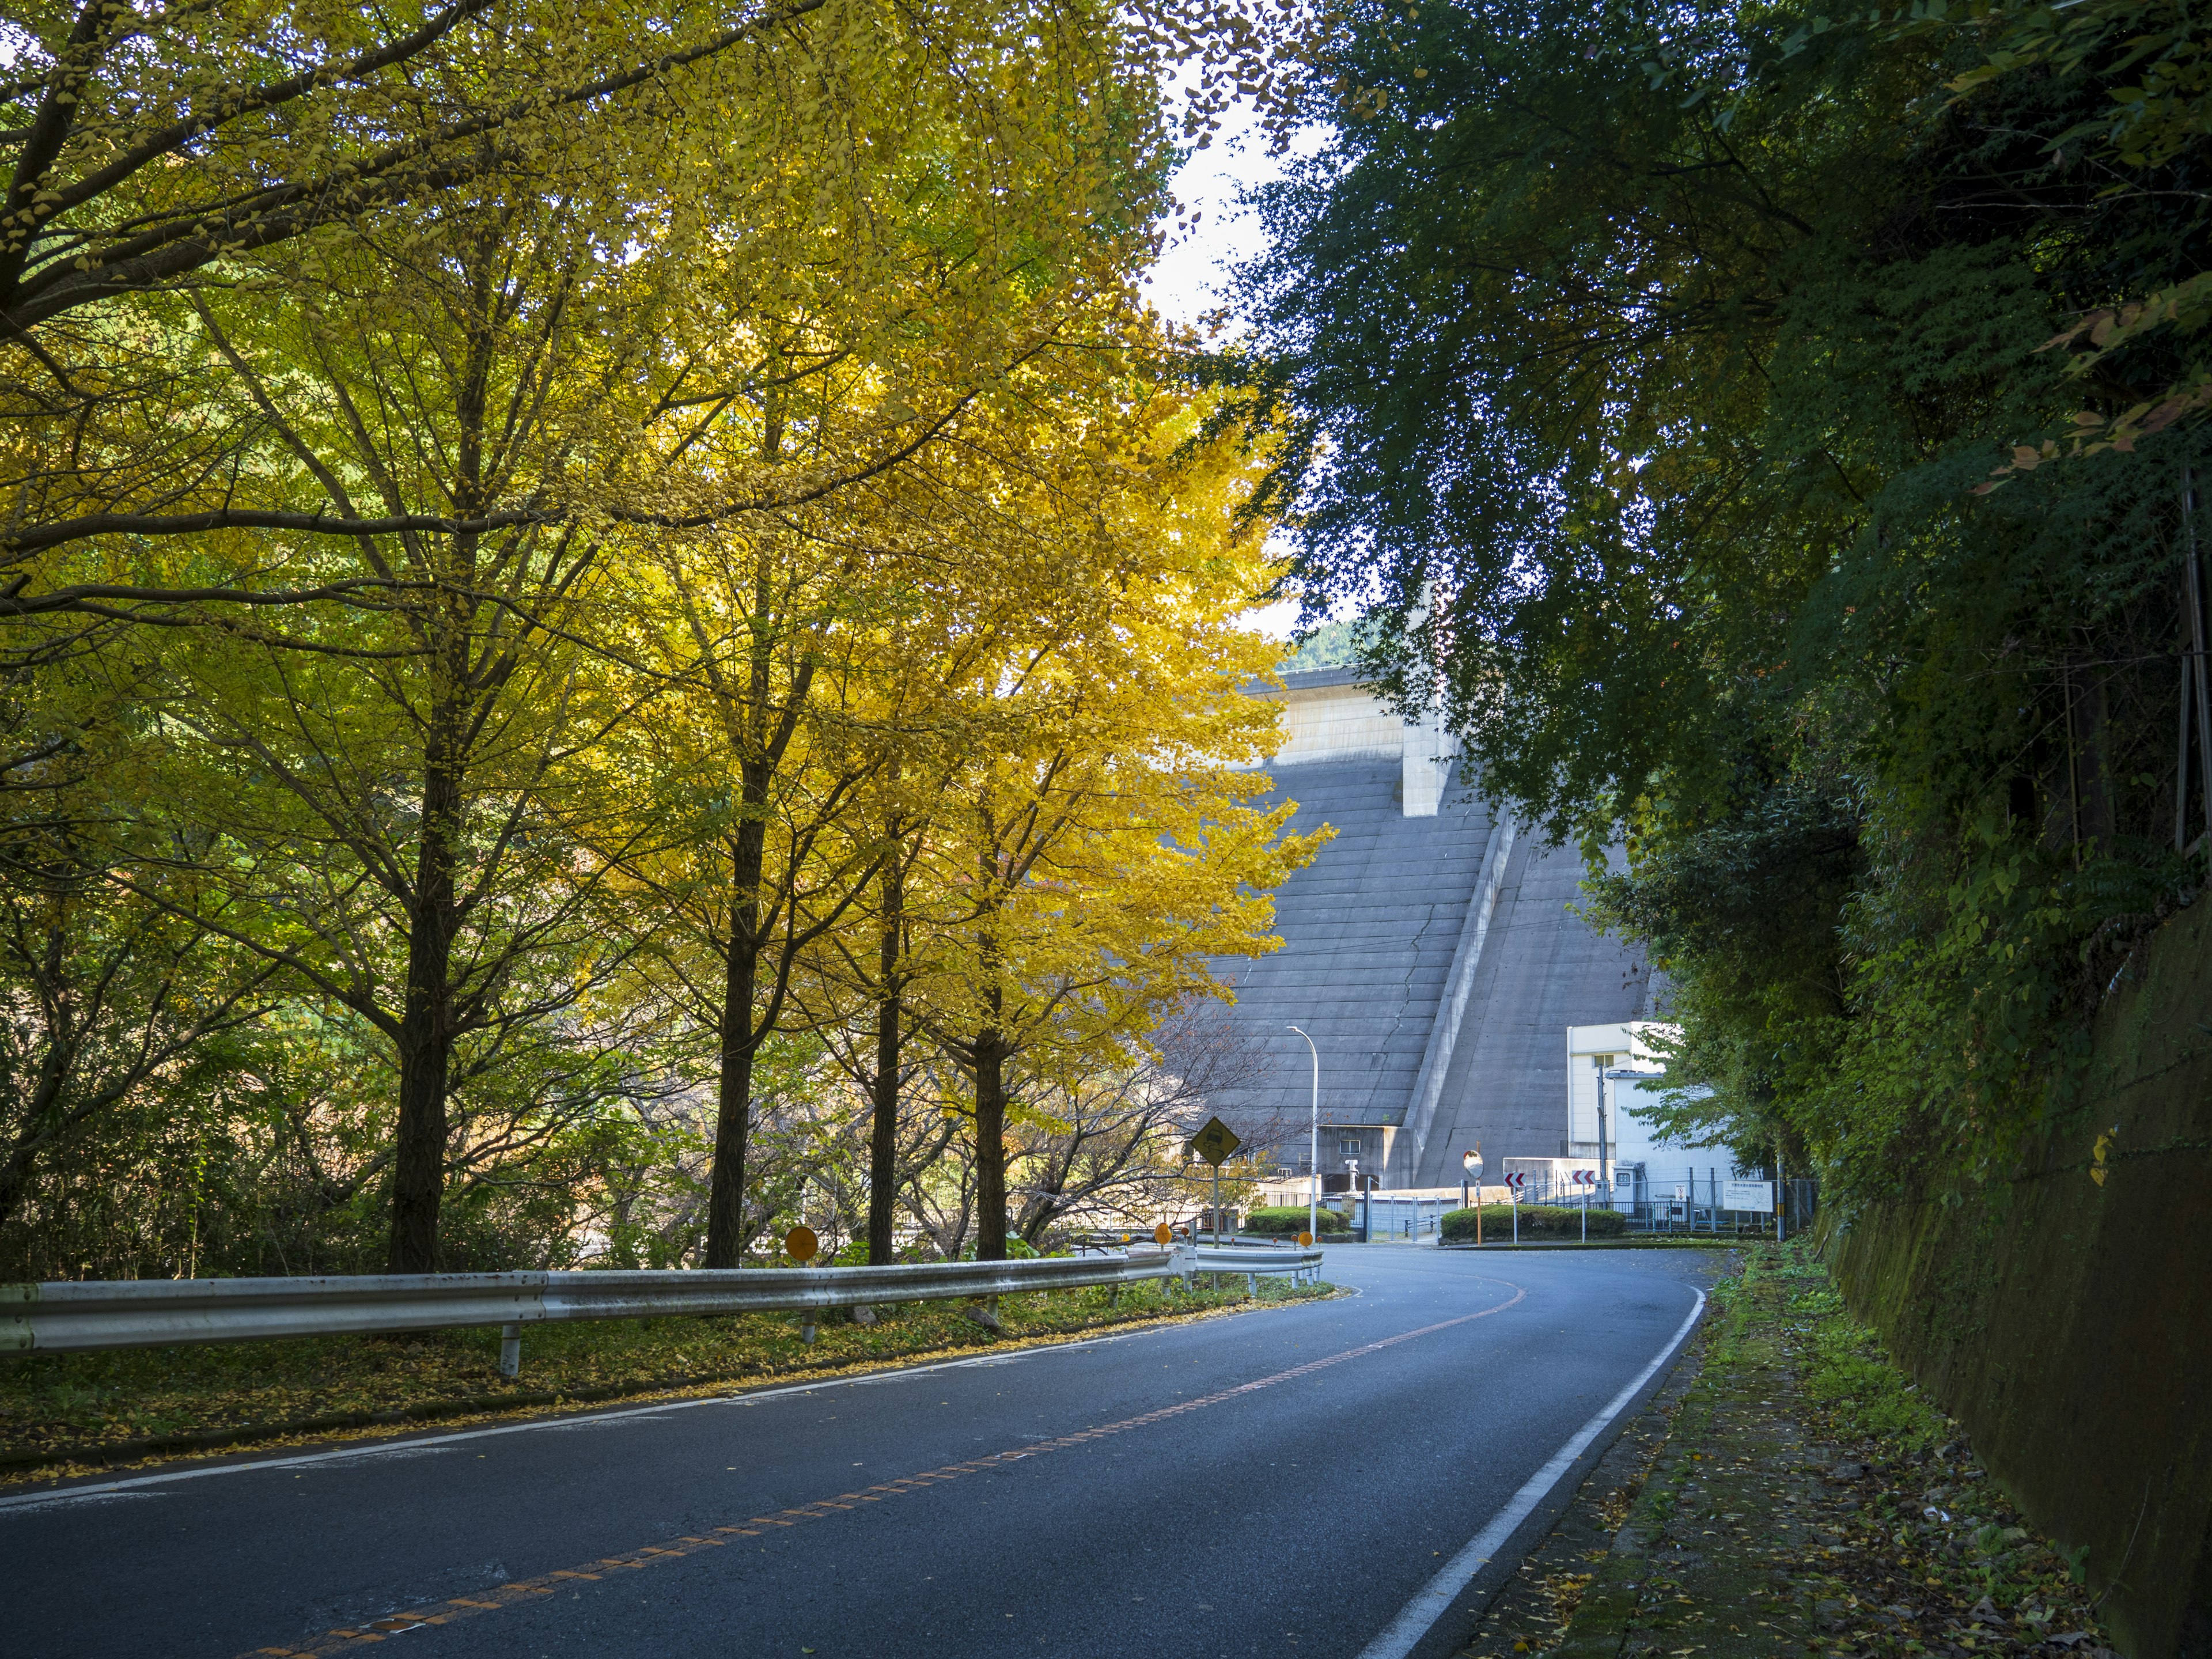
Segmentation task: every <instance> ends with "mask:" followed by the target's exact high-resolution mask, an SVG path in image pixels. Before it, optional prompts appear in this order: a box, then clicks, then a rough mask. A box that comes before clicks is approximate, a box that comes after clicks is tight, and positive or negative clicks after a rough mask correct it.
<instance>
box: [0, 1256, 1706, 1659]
mask: <svg viewBox="0 0 2212 1659" xmlns="http://www.w3.org/2000/svg"><path fill="white" fill-rule="evenodd" d="M1707 1271H1708V1269H1707V1267H1706V1264H1705V1261H1703V1260H1702V1255H1701V1253H1692V1252H1671V1251H1665V1252H1662V1251H1648V1252H1647V1251H1606V1252H1591V1253H1588V1254H1582V1253H1575V1254H1566V1253H1562V1254H1559V1255H1546V1254H1541V1253H1536V1252H1519V1253H1496V1254H1489V1255H1483V1256H1482V1257H1480V1258H1479V1259H1478V1258H1477V1257H1476V1256H1475V1255H1473V1254H1472V1253H1468V1252H1461V1251H1441V1250H1437V1249H1414V1248H1410V1247H1393V1246H1383V1245H1377V1246H1370V1247H1366V1248H1357V1247H1354V1248H1349V1249H1339V1250H1335V1251H1333V1252H1331V1254H1330V1257H1329V1261H1328V1268H1327V1270H1326V1276H1327V1277H1328V1278H1329V1279H1331V1280H1333V1281H1334V1282H1335V1283H1337V1284H1339V1285H1346V1286H1351V1287H1354V1288H1356V1289H1357V1291H1358V1294H1357V1295H1355V1296H1349V1297H1339V1298H1335V1299H1333V1300H1330V1301H1327V1302H1320V1303H1314V1304H1304V1305H1298V1306H1292V1307H1287V1308H1280V1309H1273V1310H1263V1311H1260V1312H1255V1313H1250V1314H1243V1315H1236V1316H1225V1317H1218V1318H1211V1319H1204V1320H1198V1321H1193V1322H1189V1323H1187V1324H1182V1325H1179V1326H1175V1327H1171V1328H1164V1329H1158V1330H1152V1331H1148V1332H1142V1333H1137V1334H1130V1335H1127V1336H1122V1337H1118V1338H1112V1339H1108V1340H1099V1341H1094V1342H1090V1343H1084V1344H1079V1345H1071V1346H1064V1347H1060V1348H1051V1349H1032V1350H1024V1351H1018V1352H1010V1353H1007V1354H1006V1355H1004V1356H1002V1357H985V1358H981V1359H970V1360H963V1361H960V1362H957V1363H955V1364H944V1365H937V1366H930V1367H921V1368H916V1369H914V1370H905V1371H896V1372H890V1373H884V1374H880V1375H878V1376H876V1377H873V1378H871V1379H866V1380H859V1381H854V1382H851V1383H833V1384H829V1385H827V1386H823V1385H816V1386H811V1387H805V1388H793V1389H777V1390H771V1391H768V1392H764V1393H757V1394H753V1395H737V1396H732V1397H730V1398H727V1399H724V1400H715V1401H704V1402H692V1401H686V1402H683V1403H681V1404H675V1405H659V1406H645V1407H629V1408H617V1409H613V1410H609V1411H605V1412H601V1413H593V1414H591V1415H588V1416H582V1417H571V1418H567V1419H562V1420H560V1421H559V1422H557V1423H545V1424H538V1425H513V1426H507V1427H502V1428H499V1429H494V1430H489V1431H481V1430H480V1431H454V1432H450V1433H446V1434H426V1435H423V1436H421V1437H412V1438H410V1439H408V1440H406V1441H405V1442H404V1443H387V1444H386V1446H385V1447H384V1448H382V1449H374V1448H372V1449H361V1450H356V1449H340V1450H337V1451H334V1452H326V1453H320V1454H316V1455H311V1456H291V1457H267V1458H263V1459H259V1460H248V1461H244V1462H230V1463H228V1464H224V1465H221V1466H212V1467H211V1466H209V1465H191V1464H185V1465H179V1466H176V1467H175V1469H174V1470H173V1471H171V1472H169V1473H170V1476H171V1478H167V1479H164V1478H161V1477H158V1476H157V1477H156V1478H155V1479H154V1480H137V1481H135V1482H131V1483H118V1482H114V1481H106V1482H102V1481H94V1482H91V1483H80V1484H79V1485H77V1486H74V1487H62V1488H58V1489H57V1490H55V1491H54V1492H51V1493H48V1494H43V1495H33V1496H31V1497H13V1498H3V1499H0V1655H5V1656H7V1659H15V1656H23V1659H31V1656H37V1659H94V1656H106V1655H118V1656H120V1655H129V1656H131V1659H147V1656H159V1659H171V1656H175V1659H184V1656H200V1655H208V1656H216V1659H229V1656H233V1655H242V1654H249V1653H258V1654H262V1655H276V1654H286V1653H290V1654H300V1653H317V1654H320V1653H331V1652H339V1651H352V1650H356V1649H363V1648H366V1647H367V1646H368V1645H369V1643H368V1642H367V1641H365V1640H363V1639H362V1638H364V1637H374V1638H380V1640H382V1641H389V1642H393V1643H397V1644H400V1645H399V1646H398V1647H397V1648H395V1649H393V1650H392V1652H393V1653H394V1656H395V1659H398V1656H400V1655H406V1656H410V1659H411V1656H415V1655H418V1654H419V1655H420V1656H422V1659H461V1656H481V1655H499V1656H510V1655H512V1656H540V1655H543V1656H585V1655H588V1656H592V1659H629V1656H640V1659H647V1656H650V1659H660V1656H675V1655H684V1656H691V1655H708V1654H711V1655H714V1656H717V1659H752V1656H756V1655H762V1656H768V1655H773V1656H789V1659H798V1656H802V1655H806V1654H814V1655H817V1656H820V1659H854V1656H878V1655H882V1656H908V1655H912V1656H932V1659H945V1656H959V1659H969V1656H976V1659H981V1656H1008V1659H1014V1656H1019V1659H1038V1656H1058V1655H1072V1656H1091V1655H1097V1656H1102V1659H1106V1656H1110V1659H1145V1656H1159V1659H1197V1656H1214V1655H1220V1656H1231V1655H1234V1656H1243V1655H1250V1654H1267V1655H1271V1656H1276V1659H1279V1656H1281V1655H1283V1654H1284V1653H1286V1652H1297V1653H1304V1654H1311V1655H1318V1656H1328V1659H1355V1656H1359V1655H1361V1654H1363V1653H1369V1654H1376V1653H1377V1652H1383V1651H1395V1652H1397V1653H1401V1654H1404V1653H1409V1652H1410V1653H1411V1654H1412V1655H1413V1656H1415V1659H1425V1656H1429V1655H1431V1654H1443V1653H1449V1651H1451V1650H1452V1649H1453V1648H1455V1646H1457V1645H1458V1644H1459V1639H1463V1638H1464V1636H1465V1634H1466V1632H1467V1630H1468V1628H1469V1627H1470V1626H1472V1624H1473V1622H1474V1620H1473V1615H1472V1613H1470V1612H1469V1609H1470V1608H1472V1607H1475V1606H1477V1605H1479V1603H1480V1598H1481V1595H1483V1593H1484V1591H1485V1589H1486V1585H1487V1584H1488V1583H1490V1582H1491V1580H1492V1579H1493V1578H1494V1577H1497V1576H1500V1575H1502V1574H1503V1573H1504V1572H1506V1571H1510V1561H1511V1560H1512V1559H1516V1558H1517V1556H1518V1554H1520V1553H1522V1551H1523V1550H1524V1549H1525V1547H1526V1545H1527V1542H1528V1541H1533V1538H1534V1535H1536V1534H1537V1533H1538V1532H1539V1531H1540V1530H1541V1528H1542V1527H1543V1526H1544V1525H1546V1524H1547V1506H1546V1505H1542V1504H1540V1505H1538V1506H1537V1508H1536V1509H1535V1510H1534V1511H1532V1512H1529V1513H1528V1516H1527V1518H1526V1520H1525V1521H1524V1522H1520V1523H1519V1524H1518V1525H1517V1528H1516V1531H1515V1535H1514V1536H1513V1538H1512V1539H1511V1540H1510V1541H1507V1542H1504V1544H1503V1546H1502V1547H1501V1541H1500V1540H1499V1539H1498V1537H1497V1536H1496V1535H1495V1534H1498V1530H1499V1528H1501V1527H1503V1526H1504V1525H1505V1524H1507V1522H1510V1521H1511V1520H1512V1519H1513V1514H1514V1511H1515V1510H1516V1507H1519V1508H1525V1507H1526V1505H1527V1504H1528V1501H1529V1493H1528V1492H1527V1491H1526V1490H1524V1489H1526V1488H1528V1487H1529V1486H1530V1485H1531V1482H1532V1479H1533V1478H1535V1477H1539V1476H1540V1475H1544V1474H1545V1471H1546V1468H1547V1464H1553V1463H1556V1462H1558V1455H1559V1453H1560V1452H1561V1450H1562V1449H1563V1448H1565V1447H1568V1446H1569V1444H1570V1443H1571V1441H1572V1440H1573V1438H1574V1437H1576V1435H1577V1431H1584V1430H1586V1429H1587V1428H1588V1426H1589V1424H1590V1423H1591V1420H1592V1419H1593V1415H1594V1414H1595V1413H1601V1410H1602V1408H1604V1407H1606V1406H1607V1404H1608V1403H1610V1402H1612V1401H1614V1400H1615V1399H1616V1397H1617V1396H1618V1395H1620V1391H1621V1390H1622V1389H1624V1388H1625V1387H1626V1386H1627V1385H1628V1384H1630V1383H1632V1382H1633V1381H1634V1380H1635V1379H1636V1378H1637V1377H1638V1375H1639V1373H1641V1372H1643V1371H1644V1370H1646V1369H1647V1368H1648V1367H1650V1364H1651V1362H1652V1361H1653V1360H1654V1358H1656V1357H1657V1356H1659V1355H1661V1354H1662V1352H1666V1351H1667V1350H1668V1346H1669V1344H1670V1343H1671V1342H1672V1341H1673V1340H1674V1337H1675V1336H1676V1334H1678V1333H1679V1332H1680V1330H1681V1328H1683V1325H1684V1322H1685V1320H1686V1317H1687V1316H1689V1315H1690V1313H1691V1312H1692V1310H1693V1309H1694V1308H1695V1306H1696V1305H1697V1303H1698V1300H1699V1297H1698V1289H1699V1286H1701V1285H1703V1283H1704V1282H1705V1278H1706V1275H1707ZM1661 1376H1663V1369H1662V1371H1661V1373H1660V1374H1658V1375H1655V1376H1652V1377H1650V1380H1649V1382H1648V1383H1647V1385H1646V1386H1647V1387H1656V1386H1657V1384H1658V1383H1659V1381H1660V1380H1661ZM1607 1438H1609V1435H1608V1434H1607V1433H1604V1432H1601V1433H1599V1434H1597V1435H1596V1437H1595V1439H1593V1440H1592V1441H1591V1442H1590V1443H1589V1446H1588V1449H1587V1451H1586V1452H1585V1453H1584V1454H1583V1457H1582V1458H1580V1459H1577V1460H1576V1462H1575V1463H1574V1466H1573V1468H1570V1469H1568V1470H1567V1472H1566V1477H1565V1480H1561V1481H1559V1483H1558V1485H1557V1488H1556V1490H1557V1493H1558V1496H1559V1498H1561V1499H1562V1500H1563V1499H1564V1498H1565V1496H1566V1495H1567V1494H1568V1493H1570V1492H1571V1491H1572V1490H1573V1486H1574V1484H1575V1479H1576V1475H1575V1471H1576V1470H1577V1469H1579V1468H1583V1467H1585V1466H1586V1464H1587V1462H1588V1461H1589V1459H1590V1458H1594V1457H1595V1455H1598V1454H1599V1453H1600V1452H1601V1451H1602V1449H1603V1448H1604V1445H1605V1443H1606V1441H1607ZM1554 1473H1556V1471H1554ZM176 1474H185V1476H186V1478H183V1479H177V1478H173V1477H174V1475H176ZM1537 1484H1538V1485H1540V1486H1547V1487H1548V1486H1552V1484H1553V1483H1552V1481H1551V1480H1550V1479H1549V1477H1548V1476H1546V1478H1544V1479H1542V1480H1539V1481H1537ZM103 1487H104V1488H108V1489H106V1490H102V1488H103ZM1516 1494H1520V1495H1521V1496H1520V1504H1519V1505H1518V1506H1516V1504H1515V1499H1516ZM1501 1511H1504V1512H1506V1520H1504V1521H1501V1520H1500V1518H1499V1517H1500V1516H1501ZM1486 1528H1489V1531H1490V1534H1492V1536H1490V1537H1489V1539H1488V1540H1487V1541H1486V1542H1484V1543H1482V1545H1481V1547H1480V1550H1479V1551H1477V1552H1474V1553H1470V1551H1469V1545H1470V1541H1474V1540H1477V1539H1478V1535H1479V1534H1484V1533H1485V1529H1486ZM1477 1553H1479V1554H1482V1555H1486V1556H1488V1555H1493V1554H1494V1556H1495V1557H1496V1560H1495V1562H1494V1564H1493V1565H1492V1566H1490V1567H1487V1568H1485V1569H1483V1571H1482V1572H1481V1573H1480V1574H1479V1575H1478V1576H1477V1577H1476V1578H1475V1579H1474V1581H1473V1582H1472V1583H1469V1584H1468V1585H1467V1587H1466V1588H1464V1589H1459V1588H1457V1587H1456V1586H1455V1584H1453V1583H1450V1582H1446V1583H1443V1584H1442V1585H1441V1586H1439V1585H1437V1583H1436V1582H1435V1581H1436V1580H1437V1575H1438V1571H1439V1569H1443V1568H1446V1567H1447V1566H1448V1565H1449V1563H1451V1562H1452V1561H1453V1560H1454V1559H1455V1558H1457V1559H1461V1560H1462V1561H1464V1562H1472V1561H1473V1560H1474V1559H1475V1555H1476V1554H1477ZM1458 1576H1460V1577H1464V1574H1463V1573H1461V1574H1459V1575H1458ZM1451 1577H1453V1575H1452V1574H1450V1573H1448V1574H1447V1575H1446V1578H1447V1581H1449V1579H1450V1578H1451ZM1425 1589H1426V1590H1427V1591H1428V1592H1429V1593H1428V1595H1427V1598H1426V1600H1425V1601H1423V1600H1421V1599H1420V1598H1421V1597H1422V1593H1423V1592H1424V1590H1425ZM1409 1603H1410V1604H1412V1605H1413V1609H1414V1611H1413V1613H1408V1612H1407V1608H1408V1606H1409ZM1438 1611H1440V1613H1441V1616H1440V1617H1437V1619H1436V1620H1435V1622H1434V1625H1433V1626H1432V1627H1431V1625H1430V1617H1431V1613H1437V1612H1438ZM432 1615H435V1617H436V1618H438V1619H439V1620H441V1622H440V1623H438V1624H436V1625H431V1624H425V1623H422V1622H419V1621H420V1620H422V1619H423V1618H425V1617H428V1616H432ZM380 1622H381V1623H382V1626H383V1628H382V1629H381V1630H379V1629H378V1628H377V1626H378V1625H379V1623H380ZM410 1625H411V1626H412V1627H411V1628H401V1627H402V1626H410ZM1394 1628H1395V1630H1396V1631H1397V1632H1399V1633H1398V1635H1397V1636H1395V1637H1389V1638H1387V1639H1386V1640H1385V1642H1384V1646H1383V1649H1382V1650H1377V1649H1376V1648H1375V1647H1373V1646H1372V1645H1371V1644H1376V1642H1377V1639H1378V1638H1383V1637H1385V1636H1386V1632H1390V1631H1392V1630H1393V1629H1394ZM1421 1630H1426V1632H1427V1633H1426V1635H1425V1637H1421V1638H1420V1639H1419V1640H1418V1641H1416V1640H1414V1635H1415V1634H1417V1633H1418V1632H1419V1631H1421ZM342 1632H349V1633H342ZM1455 1638H1458V1639H1455ZM1393 1644H1395V1647H1393Z"/></svg>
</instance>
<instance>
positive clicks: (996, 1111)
mask: <svg viewBox="0 0 2212 1659" xmlns="http://www.w3.org/2000/svg"><path fill="white" fill-rule="evenodd" d="M975 1259H976V1260H977V1261H1005V1260H1006V1046H1005V1043H1004V1042H1003V1041H1002V1040H1001V1038H1000V1035H999V1033H998V1032H996V1031H985V1032H983V1033H982V1034H981V1036H978V1037H977V1038H976V1039H975Z"/></svg>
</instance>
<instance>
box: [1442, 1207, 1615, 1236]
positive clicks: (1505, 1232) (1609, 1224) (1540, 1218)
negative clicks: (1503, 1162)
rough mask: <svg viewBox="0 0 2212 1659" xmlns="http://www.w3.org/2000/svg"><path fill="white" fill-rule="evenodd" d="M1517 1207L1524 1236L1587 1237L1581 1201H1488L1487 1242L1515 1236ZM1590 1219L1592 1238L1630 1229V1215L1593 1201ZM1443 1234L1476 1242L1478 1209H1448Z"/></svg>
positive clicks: (1484, 1228) (1485, 1216)
mask: <svg viewBox="0 0 2212 1659" xmlns="http://www.w3.org/2000/svg"><path fill="white" fill-rule="evenodd" d="M1516 1208H1518V1209H1519V1211H1520V1212H1521V1237H1523V1238H1580V1237H1583V1221H1584V1219H1585V1215H1584V1212H1583V1209H1582V1207H1581V1206H1579V1205H1565V1204H1522V1205H1519V1206H1515V1205H1511V1204H1486V1205H1484V1206H1482V1237H1483V1241H1484V1243H1490V1244H1496V1243H1501V1242H1503V1241H1505V1240H1508V1239H1510V1238H1511V1237H1513V1212H1514V1211H1515V1209H1516ZM1587 1219H1588V1221H1589V1237H1592V1238H1618V1237H1620V1236H1621V1235H1622V1234H1623V1233H1626V1231H1628V1218H1627V1217H1626V1216H1625V1215H1623V1214H1621V1212H1620V1211H1618V1210H1604V1209H1600V1208H1598V1207H1597V1206H1595V1205H1592V1206H1590V1208H1589V1212H1588V1215H1587ZM1440 1236H1441V1237H1443V1240H1444V1242H1445V1243H1448V1244H1472V1243H1474V1210H1472V1209H1465V1210H1447V1211H1445V1212H1444V1218H1443V1231H1442V1233H1441V1235H1440Z"/></svg>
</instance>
